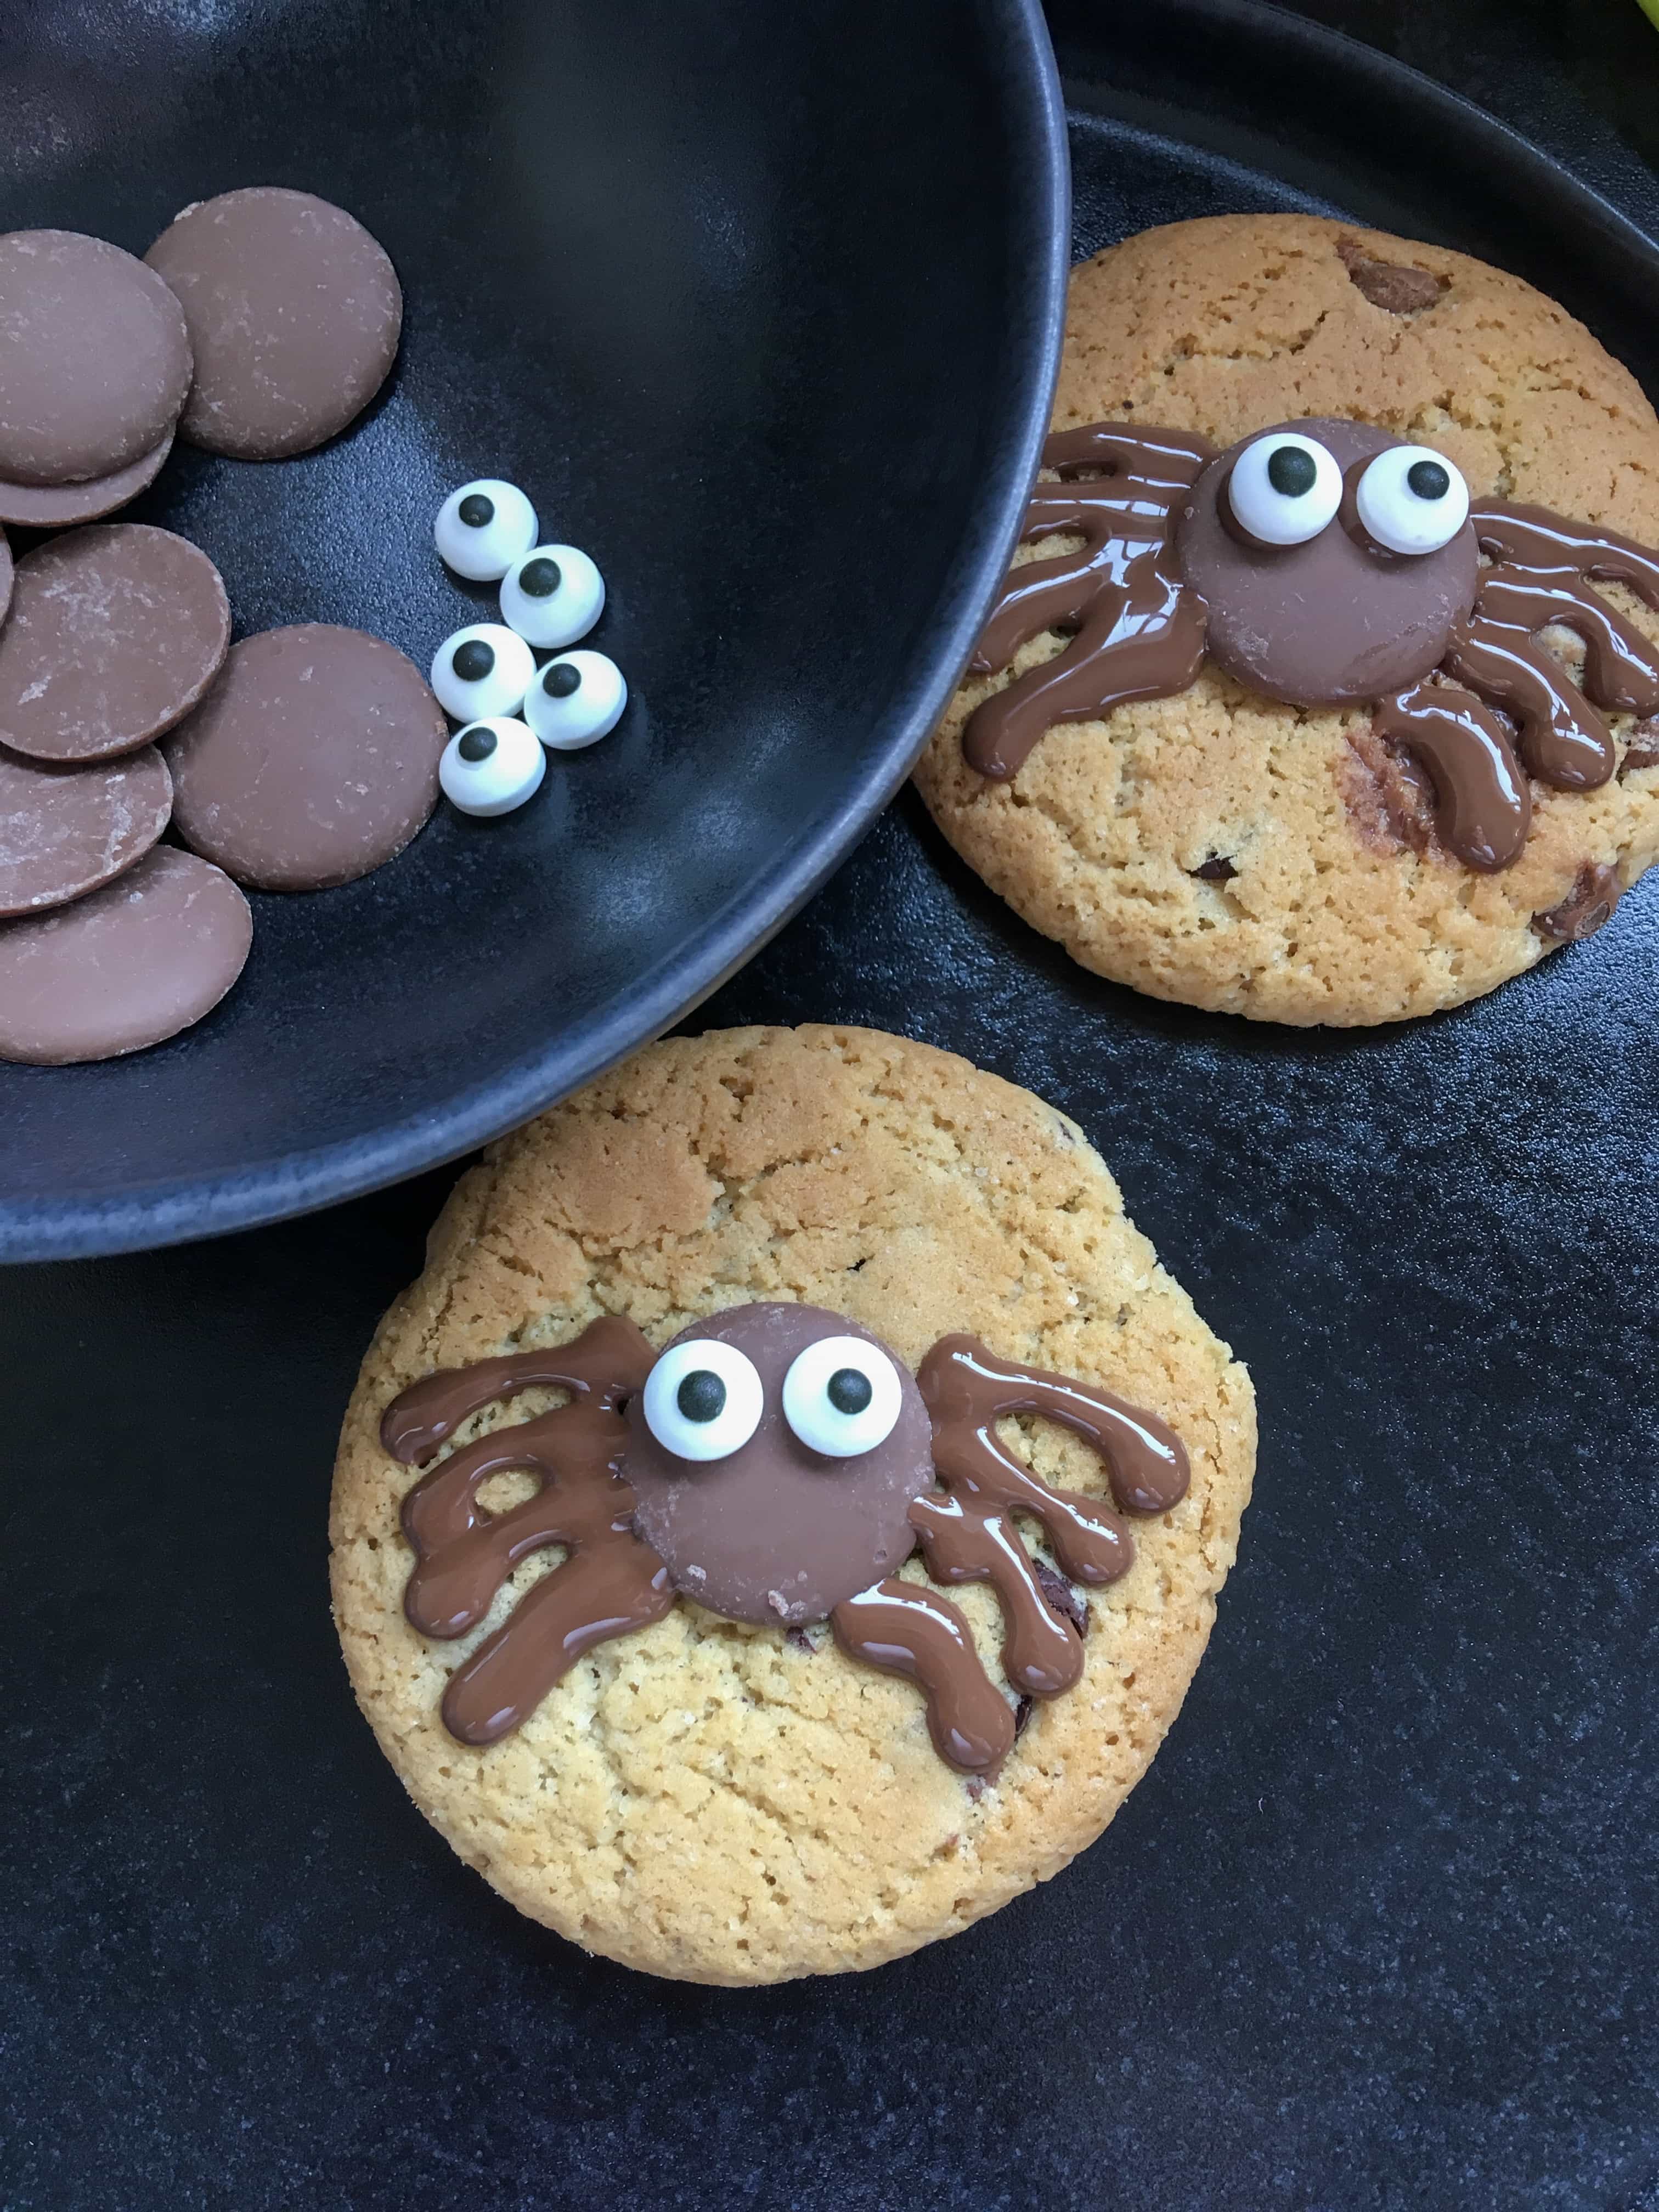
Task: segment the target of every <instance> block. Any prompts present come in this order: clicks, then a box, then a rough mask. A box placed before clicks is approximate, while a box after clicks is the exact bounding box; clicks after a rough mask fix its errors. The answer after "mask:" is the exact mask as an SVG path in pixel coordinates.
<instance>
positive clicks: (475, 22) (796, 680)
mask: <svg viewBox="0 0 1659 2212" xmlns="http://www.w3.org/2000/svg"><path fill="white" fill-rule="evenodd" d="M11 13H12V15H13V17H14V19H15V20H14V21H11V22H10V23H9V24H8V25H7V27H6V33H5V43H4V45H3V47H0V149H3V150H0V228H23V227H26V226H28V225H34V224H59V225H63V226H64V227H67V228H71V229H84V230H91V231H94V232H96V233H98V234H100V235H103V236H107V237H109V238H112V239H113V240H116V242H117V243H118V244H119V245H124V246H130V247H131V248H133V249H134V250H136V251H137V252H143V249H144V247H145V246H147V245H148V244H149V240H151V239H152V238H153V237H154V236H155V234H156V233H157V232H158V231H159V230H161V228H163V227H164V226H165V224H166V223H167V222H168V221H169V220H170V219H171V217H172V216H173V214H174V213H175V212H176V211H177V210H178V209H179V208H180V207H182V206H183V205H184V204H185V203H186V202H187V201H190V200H195V199H201V198H205V197H207V196H208V195H209V194H210V193H213V192H216V191H222V190H224V189H225V188H227V187H228V186H230V185H242V184H248V183H256V184H262V183H283V184H293V185H303V186H305V187H306V188H307V189H308V190H311V191H317V192H319V193H321V194H322V195H323V196H324V197H325V198H329V199H333V200H337V201H338V202H340V203H341V204H343V205H344V206H346V207H348V208H349V209H351V210H353V212H354V213H356V215H357V216H360V217H361V218H362V221H363V222H366V223H367V224H368V227H369V228H370V229H371V230H373V231H374V234H376V236H377V237H379V238H380V240H382V241H383V242H384V244H385V245H386V247H387V249H388V251H389V252H391V254H392V258H393V260H394V261H395V262H396V264H397V265H398V270H399V271H400V272H401V275H402V277H403V281H404V292H405V295H406V300H407V307H408V313H407V320H406V323H405V325H404V344H403V351H402V355H401V358H400V360H399V362H398V370H397V373H396V375H395V378H394V380H393V381H392V385H391V386H389V388H388V392H387V393H386V395H385V396H384V397H383V398H382V400H381V401H380V404H379V405H378V406H377V407H376V409H375V410H374V412H373V413H372V415H371V416H370V417H369V418H368V419H367V420H366V421H364V422H361V423H360V424H358V425H357V426H356V428H355V429H353V430H352V431H350V432H349V434H348V435H346V436H344V437H343V438H342V439H340V440H338V441H336V443H335V444H334V445H332V446H331V447H328V448H326V449H325V451H323V452H322V453H315V454H312V455H309V456H307V457H306V458H304V459H300V460H296V461H290V462H285V463H283V464H281V465H266V466H257V465H256V466H250V465H245V464H239V463H236V462H229V461H224V460H219V459H211V458H209V457H206V456H204V455H201V454H197V453H187V452H182V451H181V452H180V453H178V454H177V455H175V457H174V459H173V460H172V461H171V462H170V463H169V464H168V466H167V469H166V470H165V471H164V472H163V474H162V476H161V478H160V480H159V481H158V483H157V484H156V486H155V489H154V490H153V491H152V492H151V493H149V495H147V496H146V497H145V498H144V499H143V501H140V502H138V503H137V505H135V506H134V507H132V508H131V510H130V511H129V512H130V513H131V515H132V516H133V517H134V518H135V519H142V520H149V521H155V522H161V523H165V524H167V525H169V526H173V527H175V528H177V529H179V530H181V531H182V532H184V533H185V536H186V537H189V538H193V539H194V540H195V541H196V542H197V544H200V545H201V546H203V547H204V549H205V550H207V551H208V552H209V553H210V554H211V555H212V556H213V557H214V558H215V559H216V561H217V562H218V563H219V565H220V567H221V568H222V570H223V573H224V576H225V580H226V582H227V584H228V587H229V592H230V600H231V606H232V610H233V611H234V616H235V618H236V623H237V627H238V630H239V632H246V631H249V630H256V629H268V628H270V626H271V625H273V624H275V623H289V622H297V621H311V620H327V621H331V622H341V623H355V624H356V625H358V626H359V627H361V628H362V629H368V630H373V631H374V632H375V633H377V634H378V635H380V636H383V637H387V638H390V639H391V640H392V642H393V643H394V644H396V645H399V646H401V647H404V650H405V651H407V652H408V653H410V655H411V656H412V657H413V658H414V659H415V660H416V662H417V663H418V664H419V665H420V666H422V668H424V667H425V666H426V665H428V662H429V661H430V659H431V658H432V655H433V653H434V652H435V650H436V648H437V647H438V645H439V643H440V642H441V640H442V639H443V638H444V637H445V636H446V635H447V634H448V632H449V631H451V630H453V629H457V628H458V627H459V626H460V625H461V624H462V623H470V622H474V621H477V620H478V619H480V618H482V617H483V616H484V615H485V614H486V613H487V612H493V611H494V597H495V595H494V593H493V592H492V591H491V590H490V589H489V587H487V586H486V587H477V588H473V589H471V590H469V589H468V588H467V587H465V586H461V585H459V583H458V582H457V581H456V580H453V578H451V577H449V576H448V575H447V573H446V572H445V570H444V569H443V568H442V567H441V564H440V562H439V561H438V559H437V556H436V555H435V552H434V550H433V547H432V536H431V533H432V520H433V516H434V515H435V513H436V511H437V508H438V506H439V504H440V502H441V501H442V499H443V497H444V496H445V495H446V493H447V491H448V490H449V489H451V488H452V487H453V485H454V484H456V483H459V482H462V481H464V480H465V479H466V478H467V477H476V476H504V477H509V478H512V479H513V480H514V481H515V482H517V483H521V484H522V485H523V487H524V488H525V489H526V491H527V492H528V493H529V494H530V495H531V497H532V500H533V501H534V502H535V505H536V507H537V510H538V513H539V515H540V517H541V521H542V526H543V529H544V532H546V533H547V535H548V536H549V537H550V538H555V539H559V540H564V541H567V542H569V543H574V544H579V545H581V546H583V547H585V548H586V550H588V551H590V552H591V553H592V555H593V556H594V557H595V559H596V560H597V561H598V562H599V566H600V568H601V569H602V571H603V572H604V574H605V577H606V580H607V582H608V586H609V599H608V603H607V606H606V611H605V615H604V617H603V618H602V620H601V622H600V624H599V629H598V630H597V631H596V633H595V634H594V636H593V639H592V642H593V643H594V644H596V645H597V646H599V647H601V648H602V649H603V650H605V651H606V652H608V653H611V656H612V657H613V658H614V659H616V660H617V662H618V664H619V665H621V667H622V669H623V673H624V674H625V676H626V677H627V678H628V681H629V687H630V694H631V704H630V706H629V711H628V714H627V715H626V717H625V719H624V720H623V723H622V725H621V726H620V727H619V728H618V730H617V732H616V734H615V735H614V736H613V737H612V738H609V739H607V741H606V742H605V744H601V745H599V746H596V747H595V748H594V749H593V750H592V751H591V752H584V753H581V754H579V755H577V756H574V757H564V758H559V757H556V758H555V760H554V762H553V764H552V769H551V772H550V775H548V777H547V780H546V783H545V785H544V789H543V791H542V792H541V793H540V794H539V795H538V798H537V799H536V801H535V803H534V804H533V805H529V806H526V808H524V809H523V810H522V811H520V812H519V813H516V814H514V815H512V816H510V817H507V818H506V819H505V820H502V821H501V822H497V823H479V822H477V821H468V820H466V819H465V818H464V817H460V816H459V815H456V814H454V813H453V812H451V811H450V810H449V809H448V808H447V807H441V808H440V810H439V812H438V815H437V817H436V818H435V820H434V821H433V823H432V824H431V825H430V827H429V828H428V829H427V830H426V831H424V832H423V834H422V836H420V837H419V839H418V840H417V841H416V843H415V844H414V845H413V846H412V847H411V848H410V850H409V851H408V852H407V853H405V854H403V855H402V856H401V857H400V858H399V859H398V860H397V861H395V862H394V863H393V864H392V865H391V866H388V867H386V868H384V869H381V870H380V871H377V872H375V873H374V875H373V876H370V877H368V878H365V879H363V880H362V882H360V883H356V884H347V885H345V886H344V887H343V888H342V889H340V890H331V891H322V892H316V893H313V894H310V895H309V896H303V897H294V896H288V897H271V896H262V897H258V898H256V899H255V901H254V907H255V929H254V945H253V952H252V958H251V960H250V961H249V963H248V967H247V969H246V974H245V975H244V976H243V978H242V981H241V982H240V984H239V985H238V987H237V988H236V989H235V991H234V992H233V993H232V994H231V995H230V997H229V998H228V999H227V1000H225V1001H224V1003H223V1004H222V1006H220V1007H219V1008H218V1009H217V1010H216V1012H215V1013H214V1014H212V1015H211V1016H210V1018H209V1019H208V1020H207V1021H206V1022H205V1023H204V1024H202V1025H201V1026H200V1027H199V1028H197V1029H196V1030H191V1032H190V1033H189V1034H188V1035H187V1036H184V1037H181V1038H179V1039H176V1040H175V1041H173V1042H172V1043H170V1044H167V1045H165V1046H162V1047H160V1048H157V1049H155V1050H154V1051H151V1052H148V1053H144V1054H139V1055H138V1056H137V1057H135V1058H133V1059H131V1060H122V1061H112V1062H107V1063H105V1064H103V1065H101V1066H94V1067H76V1068H72V1069H68V1070H59V1069H40V1068H17V1067H5V1066H0V1257H5V1258H14V1259H33V1258H40V1257H51V1256H56V1255H71V1254H75V1253H85V1252H98V1251H112V1250H122V1249H130V1248H132V1247H136V1246H143V1245H150V1244H159V1243H170V1242H172V1241H173V1240H174V1239H177V1238H179V1237H199V1236H203V1235H205V1234H207V1233H209V1232H210V1231H216V1230H223V1229H228V1228H237V1227H243V1226H246V1225H248V1224H251V1223H253V1222H257V1221H268V1220H271V1219H274V1218H278V1217H280V1216H282V1215H283V1214H286V1213H292V1212H296V1211H298V1210H300V1209H301V1208H303V1207H307V1206H319V1205H322V1204H325V1203H326V1202H328V1201H330V1200H336V1199H339V1198H343V1197H347V1196H349V1195H351V1194H354V1193H356V1192H359V1191H362V1190H366V1189H369V1188H373V1187H374V1186H375V1185H377V1184H380V1183H384V1182H390V1181H392V1180H393V1179H394V1178H396V1177H398V1176H405V1175H410V1174H412V1173H414V1172H415V1171H416V1170H418V1169H421V1168H425V1167H430V1166H431V1165H432V1164H434V1163H435V1161H438V1160H442V1159H450V1158H454V1157H455V1155H456V1154H457V1153H459V1152H465V1151H467V1150H468V1149H469V1147H471V1146H474V1145H477V1144H479V1143H481V1142H483V1139H486V1138H487V1137H490V1136H493V1135H495V1134H497V1133H499V1132H500V1131H501V1130H502V1129H504V1128H509V1127H512V1126H513V1123H515V1122H517V1121H523V1120H524V1119H525V1118H526V1116H527V1115H530V1114H532V1113H533V1112H535V1111H536V1110H537V1109H538V1108H540V1107H543V1106H545V1105H547V1104H549V1103H551V1101H552V1100H553V1099H555V1098H556V1097H560V1096H561V1095H562V1093H563V1092H564V1091H568V1090H569V1089H571V1088H573V1087H574V1085H576V1084H577V1083H580V1082H581V1081H584V1080H586V1078H587V1077H588V1076H590V1075H592V1074H594V1073H598V1071H599V1069H600V1068H602V1067H604V1066H606V1065H607V1064H608V1063H609V1062H611V1060H615V1059H617V1058H618V1057H620V1055H621V1054H623V1053H624V1052H626V1051H628V1050H629V1049H631V1048H632V1047H634V1046H635V1045H636V1044H638V1043H640V1042H641V1041H642V1040H643V1039H645V1038H646V1037H648V1036H653V1035H654V1034H656V1033H657V1032H658V1031H659V1030H662V1029H664V1028H665V1027H666V1026H667V1025H668V1024H669V1023H671V1021H673V1020H674V1019H676V1018H677V1017H678V1016H679V1015H681V1014H683V1013H684V1012H685V1011H686V1010H687V1008H688V1007H690V1006H692V1005H694V1004H695V1003H696V1000H698V999H699V998H700V997H702V994H704V993H705V992H707V991H708V990H709V989H711V988H712V987H714V984H715V983H717V982H718V981H720V978H721V977H722V976H723V975H729V974H730V973H731V971H732V969H733V968H735V967H736V966H737V965H738V963H739V962H740V961H741V960H743V959H744V957H746V956H747V955H748V954H749V953H750V952H751V951H753V950H754V948H755V946H756V945H757V944H758V943H760V942H761V941H762V940H763V939H764V938H765V937H766V936H767V935H768V934H769V933H770V932H771V931H772V930H773V929H775V927H777V926H778V924H779V923H780V922H781V921H782V920H783V919H784V917H785V916H786V915H788V914H790V913H791V912H793V909H794V908H796V907H797V906H798V905H799V903H800V902H801V901H802V900H803V899H804V898H805V896H807V895H808V893H809V892H811V890H814V889H815V888H816V887H817V884H820V883H821V882H822V881H823V878H825V876H827V875H828V874H829V872H830V870H831V869H832V868H833V867H834V866H835V865H836V862H837V861H839V860H841V859H842V856H843V855H844V854H845V853H846V852H847V851H848V848H849V847H850V846H851V845H852V844H853V843H854V842H855V840H856V839H857V838H858V836H860V834H861V832H862V831H863V830H864V829H866V828H867V827H868V825H869V823H870V822H871V820H872V818H873V817H874V815H875V814H876V813H877V812H878V810H879V809H880V808H881V807H882V806H883V805H885V804H886V802H887V800H888V799H890V797H891V795H892V793H893V790H894V788H895V787H896V784H897V783H898V782H899V781H900V779H901V778H902V775H904V773H905V771H906V770H907V769H908V767H909V764H910V763H911V761H912V760H913V759H914V758H915V754H916V753H917V751H918V750H920V748H921V743H922V740H923V739H924V738H925V737H926V735H927V731H928V729H929V728H930V727H931V726H932V724H933V720H935V719H936V717H937V714H938V712H939V708H940V706H941V704H942V703H943V701H944V698H945V696H946V695H947V694H948V691H949V689H950V686H951V684H952V683H953V682H954V681H955V679H956V675H957V671H958V670H959V669H960V667H961V665H962V664H963V661H964V660H965V659H966V658H967V655H968V650H969V645H970V644H971V642H972V639H973V635H974V631H975V627H976V625H977V623H978V621H979V618H980V616H981V613H982V612H983V610H984V607H985V605H986V604H987V601H988V599H989V597H990V595H991V593H992V592H993V591H994V589H995V586H996V583H997V580H998V576H999V574H1000V570H1001V568H1002V566H1003V563H1004V561H1005V559H1006V553H1007V550H1008V547H1009V544H1011V542H1012V533H1013V530H1014V528H1015V526H1016V524H1017V521H1018V513H1019V509H1020V506H1021V503H1022V501H1023V499H1024V493H1025V489H1026V487H1027V485H1028V484H1029V483H1030V477H1031V473H1032V471H1033V469H1034V468H1035V465H1036V447H1037V443H1038V441H1039V440H1040V438H1041V435H1042V429H1043V428H1044V427H1045V426H1046V422H1047V416H1048V394H1049V392H1050V390H1051V388H1052V374H1053V363H1054V345H1055V343H1057V338H1058V331H1059V323H1060V303H1061V295H1062V291H1063V284H1064V276H1065V258H1064V238H1065V221H1064V208H1065V204H1066V179H1065V137H1064V131H1063V129H1062V126H1061V119H1060V105H1059V89H1058V87H1057V85H1056V84H1055V83H1054V76H1053V65H1052V61H1051V58H1049V55H1048V46H1047V42H1046V40H1044V39H1043V37H1042V25H1041V18H1040V16H1039V15H1038V13H1037V0H973V4H971V5H969V6H966V7H963V6H960V5H957V4H955V0H906V4H905V5H904V6H903V7H902V8H891V7H889V6H887V5H886V4H884V0H842V4H839V5H837V6H836V7H835V8H833V9H831V8H828V7H824V6H812V7H807V8H803V9H785V10H782V11H781V12H780V11H775V10H772V9H764V8H761V7H757V6H750V7H746V8H733V7H730V6H727V5H725V4H723V0H674V4H673V5H671V6H667V7H663V6H654V5H652V4H651V0H602V4H601V3H600V0H591V4H586V5H583V4H577V0H561V3H560V4H544V0H476V4H466V5H460V6H458V5H456V4H455V0H345V3H344V4H332V0H327V4H325V0H284V4H265V0H259V4H249V3H245V0H222V4H216V5H211V6H208V5H196V4H193V0H192V4H188V5H185V4H181V5H178V6H173V5H160V6H154V7H146V8H142V9H140V8H135V7H133V6H132V5H131V4H130V0H30V4H29V5H28V6H27V8H18V9H13V10H12V11H11ZM986 483H988V484H989V486H990V487H991V489H990V494H989V496H988V497H987V496H985V495H984V493H983V490H982V486H983V485H984V484H986Z"/></svg>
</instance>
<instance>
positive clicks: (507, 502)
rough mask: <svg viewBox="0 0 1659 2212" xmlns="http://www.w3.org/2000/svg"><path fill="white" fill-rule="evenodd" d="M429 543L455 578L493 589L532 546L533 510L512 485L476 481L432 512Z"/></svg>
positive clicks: (492, 480)
mask: <svg viewBox="0 0 1659 2212" xmlns="http://www.w3.org/2000/svg"><path fill="white" fill-rule="evenodd" d="M432 542H433V544H435V545H436V547H437V549H438V554H439V557H440V558H441V560H442V561H443V562H445V564H446V565H447V567H449V568H453V570H454V571H455V574H457V575H458V576H470V577H471V580H472V581H473V582H474V583H475V584H493V583H494V582H495V579H496V578H497V577H498V576H504V575H506V574H507V570H508V569H509V568H511V567H512V566H513V562H515V561H516V560H517V559H518V558H519V556H520V554H522V553H525V552H527V551H528V550H529V549H530V547H531V546H532V545H533V544H535V542H536V510H535V508H534V507H532V505H531V504H530V501H528V500H527V499H526V497H525V495H524V494H523V493H522V492H521V491H520V489H519V487H518V486H517V484H510V483H502V482H501V480H500V478H499V477H479V478H478V479H477V482H476V483H464V484H463V485H462V486H461V488H460V489H459V491H453V492H451V493H450V495H449V497H448V498H447V500H446V501H444V503H443V505H442V506H441V507H440V508H439V509H438V520H436V521H435V523H434V524H433V526H432Z"/></svg>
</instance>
